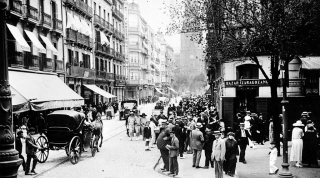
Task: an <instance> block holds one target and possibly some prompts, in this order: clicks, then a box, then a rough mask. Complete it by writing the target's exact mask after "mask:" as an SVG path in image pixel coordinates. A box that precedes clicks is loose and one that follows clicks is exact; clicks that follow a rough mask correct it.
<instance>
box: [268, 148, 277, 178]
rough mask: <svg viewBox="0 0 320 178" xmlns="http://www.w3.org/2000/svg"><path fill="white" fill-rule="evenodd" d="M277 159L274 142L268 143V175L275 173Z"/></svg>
mask: <svg viewBox="0 0 320 178" xmlns="http://www.w3.org/2000/svg"><path fill="white" fill-rule="evenodd" d="M276 161H277V148H276V145H275V144H274V143H270V161H269V164H270V171H269V175H275V174H277V173H278V171H279V169H278V168H277V167H276V166H275V164H276Z"/></svg>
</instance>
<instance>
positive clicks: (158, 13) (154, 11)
mask: <svg viewBox="0 0 320 178" xmlns="http://www.w3.org/2000/svg"><path fill="white" fill-rule="evenodd" d="M133 1H134V2H135V3H137V4H139V6H140V12H141V15H142V17H143V18H144V19H145V20H146V21H147V23H148V24H149V25H150V26H151V28H153V30H154V32H157V31H158V30H159V29H161V31H165V29H166V26H167V25H168V24H169V23H170V18H169V16H168V15H167V14H165V10H164V4H163V3H164V2H166V3H170V1H172V0H128V2H129V3H131V2H133ZM166 41H167V43H168V44H169V45H170V46H171V47H173V49H174V53H180V35H178V34H177V35H173V36H167V37H166Z"/></svg>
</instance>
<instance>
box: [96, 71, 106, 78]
mask: <svg viewBox="0 0 320 178" xmlns="http://www.w3.org/2000/svg"><path fill="white" fill-rule="evenodd" d="M96 76H97V78H98V79H105V78H106V72H105V71H100V70H97V72H96Z"/></svg>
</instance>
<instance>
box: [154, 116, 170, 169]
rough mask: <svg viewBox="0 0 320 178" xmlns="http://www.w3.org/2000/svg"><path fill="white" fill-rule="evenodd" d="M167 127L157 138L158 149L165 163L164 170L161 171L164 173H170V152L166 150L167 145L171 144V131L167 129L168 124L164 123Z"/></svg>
mask: <svg viewBox="0 0 320 178" xmlns="http://www.w3.org/2000/svg"><path fill="white" fill-rule="evenodd" d="M162 124H164V125H165V128H164V129H163V130H162V131H161V133H160V134H159V136H158V138H157V147H158V149H159V150H160V154H161V157H162V160H163V163H164V168H163V169H161V170H162V171H163V172H168V171H169V150H168V149H167V148H166V145H168V144H170V143H171V137H170V129H168V128H167V126H166V125H167V123H166V122H164V123H162Z"/></svg>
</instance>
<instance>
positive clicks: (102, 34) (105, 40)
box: [100, 31, 110, 46]
mask: <svg viewBox="0 0 320 178" xmlns="http://www.w3.org/2000/svg"><path fill="white" fill-rule="evenodd" d="M100 37H101V44H102V45H107V46H109V45H110V41H109V40H108V38H107V37H106V35H105V34H104V32H101V31H100Z"/></svg>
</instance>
